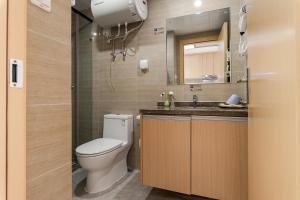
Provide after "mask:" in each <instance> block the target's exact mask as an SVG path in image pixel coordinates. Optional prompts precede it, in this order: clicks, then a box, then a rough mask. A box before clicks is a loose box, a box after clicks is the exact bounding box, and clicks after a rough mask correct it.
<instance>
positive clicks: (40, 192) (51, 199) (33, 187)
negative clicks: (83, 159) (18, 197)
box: [27, 162, 72, 200]
mask: <svg viewBox="0 0 300 200" xmlns="http://www.w3.org/2000/svg"><path fill="white" fill-rule="evenodd" d="M71 173H72V169H71V162H69V163H67V164H65V165H64V166H62V167H60V168H57V169H53V170H51V171H49V172H48V173H46V174H43V175H42V176H40V177H38V178H36V179H33V180H31V181H29V182H27V184H28V186H27V187H28V188H30V190H28V191H27V199H28V200H71V199H72V181H71V179H70V175H71Z"/></svg>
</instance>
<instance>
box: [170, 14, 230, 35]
mask: <svg viewBox="0 0 300 200" xmlns="http://www.w3.org/2000/svg"><path fill="white" fill-rule="evenodd" d="M226 21H227V22H229V21H230V10H229V8H224V9H220V10H214V11H209V12H204V13H200V14H193V15H187V16H182V17H176V18H171V19H167V31H174V32H175V34H176V35H187V34H193V33H201V32H207V31H216V30H220V29H221V28H222V25H223V24H224V22H226Z"/></svg>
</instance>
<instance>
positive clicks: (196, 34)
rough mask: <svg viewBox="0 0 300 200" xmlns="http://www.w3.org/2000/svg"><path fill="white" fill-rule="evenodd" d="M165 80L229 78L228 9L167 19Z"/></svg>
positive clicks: (196, 81)
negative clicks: (166, 74)
mask: <svg viewBox="0 0 300 200" xmlns="http://www.w3.org/2000/svg"><path fill="white" fill-rule="evenodd" d="M166 37H167V38H166V40H167V70H168V83H169V84H209V83H230V82H231V63H230V61H231V58H230V50H231V49H230V43H231V38H230V9H229V8H224V9H220V10H215V11H209V12H204V13H201V14H194V15H187V16H182V17H177V18H171V19H168V20H167V36H166Z"/></svg>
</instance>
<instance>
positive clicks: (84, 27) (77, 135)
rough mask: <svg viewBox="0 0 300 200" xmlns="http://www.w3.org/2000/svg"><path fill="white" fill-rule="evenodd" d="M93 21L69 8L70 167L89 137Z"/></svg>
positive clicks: (90, 130)
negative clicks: (70, 30)
mask: <svg viewBox="0 0 300 200" xmlns="http://www.w3.org/2000/svg"><path fill="white" fill-rule="evenodd" d="M91 31H92V21H91V20H90V19H89V18H88V17H87V16H85V15H84V14H82V13H81V12H80V11H78V10H75V9H74V8H73V9H72V161H73V164H72V168H73V171H74V170H76V169H77V168H78V167H79V165H78V162H77V159H76V154H75V149H76V147H77V146H79V145H81V144H83V143H86V142H88V141H91V140H92V84H93V79H92V75H93V73H92V42H91V40H90V39H91Z"/></svg>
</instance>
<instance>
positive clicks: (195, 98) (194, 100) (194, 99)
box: [193, 95, 199, 107]
mask: <svg viewBox="0 0 300 200" xmlns="http://www.w3.org/2000/svg"><path fill="white" fill-rule="evenodd" d="M198 101H199V98H198V96H197V95H193V105H194V107H196V106H197V102H198Z"/></svg>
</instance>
